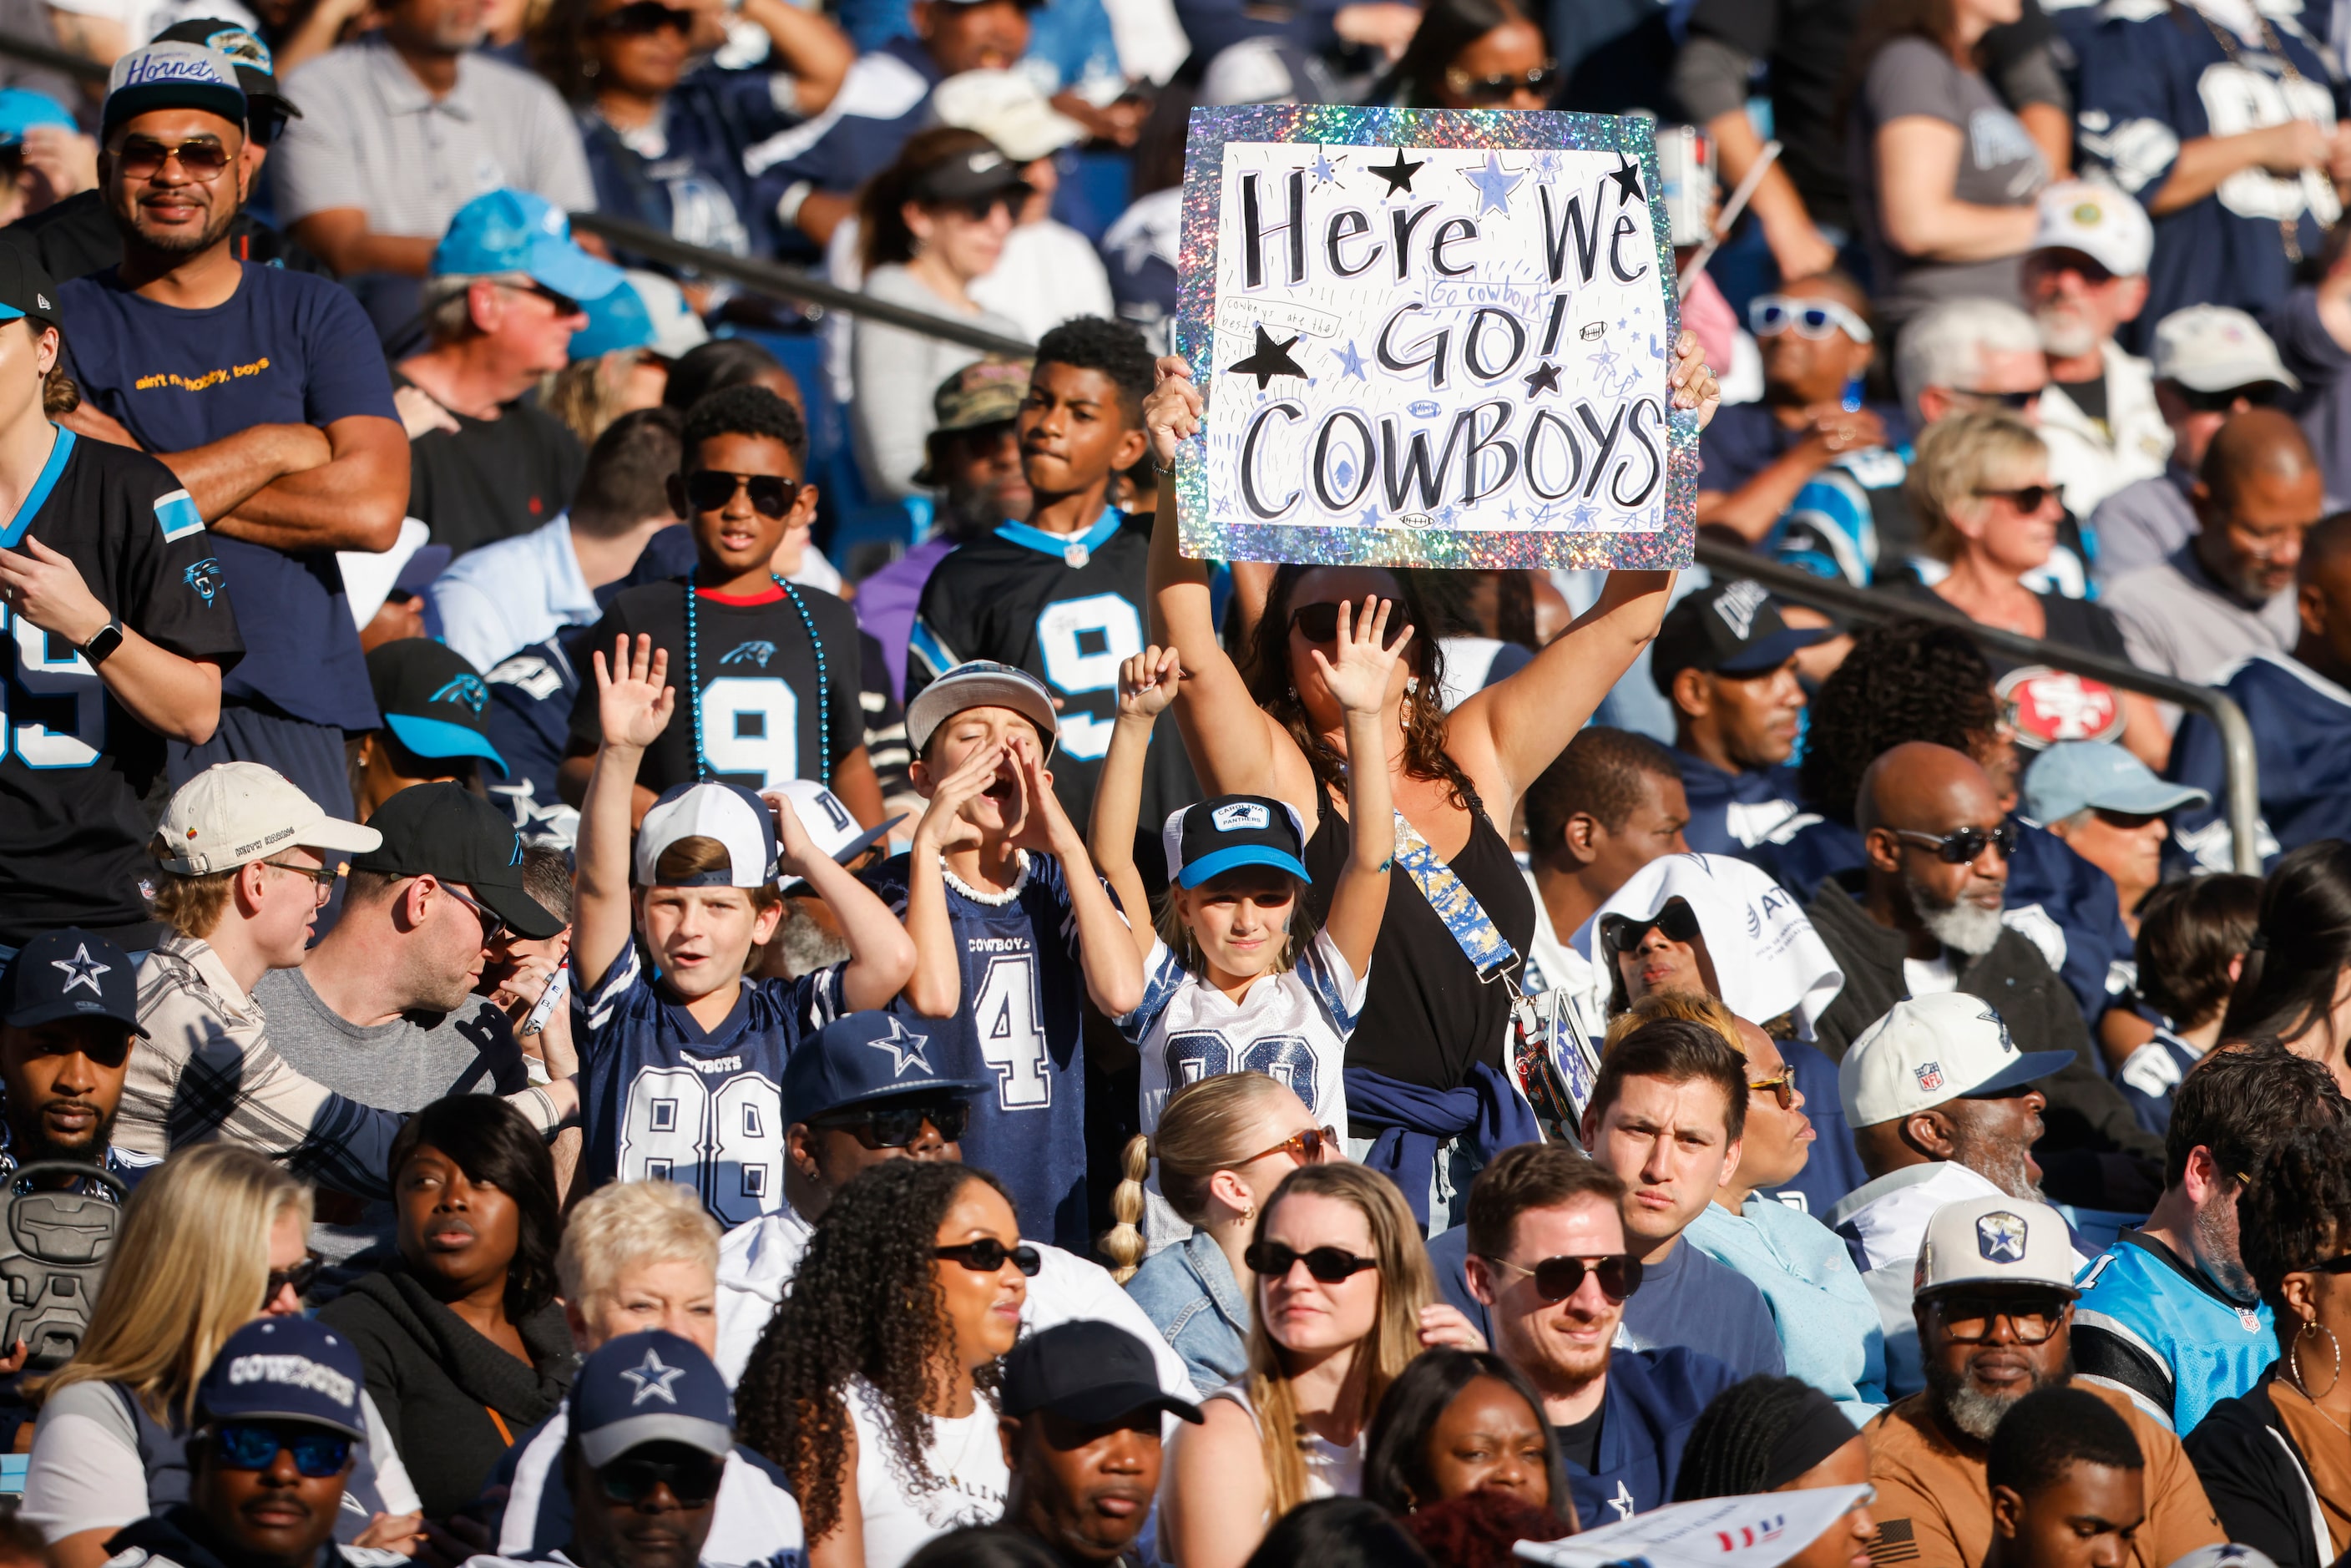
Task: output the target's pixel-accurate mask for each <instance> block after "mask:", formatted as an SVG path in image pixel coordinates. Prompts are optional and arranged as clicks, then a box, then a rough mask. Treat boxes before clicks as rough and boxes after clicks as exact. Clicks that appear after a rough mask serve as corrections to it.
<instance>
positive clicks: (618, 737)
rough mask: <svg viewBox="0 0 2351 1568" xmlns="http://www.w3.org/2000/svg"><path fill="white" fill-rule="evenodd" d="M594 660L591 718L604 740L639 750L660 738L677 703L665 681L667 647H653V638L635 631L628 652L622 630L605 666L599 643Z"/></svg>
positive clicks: (667, 665) (672, 691)
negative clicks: (633, 646) (634, 643)
mask: <svg viewBox="0 0 2351 1568" xmlns="http://www.w3.org/2000/svg"><path fill="white" fill-rule="evenodd" d="M595 663H596V717H597V720H598V722H599V723H600V724H601V726H602V727H603V732H604V744H605V745H607V746H633V747H637V748H638V749H639V750H643V748H644V747H648V746H651V745H652V744H653V742H654V741H656V740H659V739H660V738H661V734H662V731H663V730H664V729H667V728H668V727H669V717H670V714H671V713H672V712H673V711H674V710H675V708H676V707H677V692H676V691H675V689H674V688H673V687H672V686H671V685H670V684H669V650H667V649H666V648H656V647H654V646H653V639H652V638H651V637H649V636H647V635H645V634H644V633H643V632H638V633H637V646H636V651H635V653H631V652H630V650H629V639H628V637H627V636H626V635H625V634H623V635H622V636H619V637H616V638H614V639H613V640H612V663H611V665H610V667H609V668H608V667H607V666H606V664H605V663H604V652H603V650H602V649H601V648H600V649H598V650H597V651H596V654H595Z"/></svg>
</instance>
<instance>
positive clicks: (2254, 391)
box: [2171, 382, 2285, 413]
mask: <svg viewBox="0 0 2351 1568" xmlns="http://www.w3.org/2000/svg"><path fill="white" fill-rule="evenodd" d="M2171 390H2172V392H2173V393H2174V394H2175V395H2177V396H2178V397H2179V401H2180V402H2184V403H2186V404H2187V405H2188V408H2189V413H2228V412H2229V411H2231V409H2233V408H2235V407H2236V406H2237V403H2238V402H2239V400H2242V401H2243V402H2244V403H2245V406H2247V407H2248V408H2274V407H2276V406H2277V405H2278V403H2279V402H2280V401H2282V400H2283V396H2284V393H2285V388H2283V387H2282V386H2280V385H2279V384H2278V383H2277V382H2251V383H2250V384H2248V385H2245V386H2241V387H2222V388H2221V389H2220V391H2219V392H2198V391H2197V390H2196V389H2195V388H2194V387H2184V386H2181V385H2180V384H2179V382H2172V383H2171Z"/></svg>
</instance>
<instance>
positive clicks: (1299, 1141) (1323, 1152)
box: [1240, 1127, 1345, 1166]
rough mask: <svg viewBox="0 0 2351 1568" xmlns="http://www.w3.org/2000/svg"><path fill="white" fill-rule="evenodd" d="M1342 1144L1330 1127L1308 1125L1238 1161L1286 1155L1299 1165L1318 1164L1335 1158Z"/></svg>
mask: <svg viewBox="0 0 2351 1568" xmlns="http://www.w3.org/2000/svg"><path fill="white" fill-rule="evenodd" d="M1344 1146H1345V1145H1342V1144H1341V1143H1340V1142H1339V1134H1337V1133H1335V1132H1333V1131H1332V1130H1331V1129H1330V1128H1328V1127H1309V1128H1307V1129H1306V1130H1305V1131H1304V1132H1302V1133H1292V1134H1290V1136H1288V1137H1286V1138H1284V1139H1282V1140H1281V1142H1280V1143H1278V1144H1276V1145H1273V1147H1271V1148H1270V1149H1260V1150H1259V1152H1257V1153H1256V1154H1253V1155H1250V1156H1249V1158H1248V1159H1246V1160H1243V1161H1241V1162H1240V1163H1241V1164H1242V1165H1249V1164H1252V1163H1254V1162H1255V1161H1258V1160H1261V1159H1263V1158H1265V1157H1266V1155H1289V1156H1290V1158H1291V1159H1293V1160H1296V1161H1297V1162H1298V1163H1299V1164H1300V1165H1301V1166H1319V1165H1321V1164H1322V1162H1323V1161H1324V1160H1335V1159H1337V1158H1338V1157H1339V1156H1340V1154H1341V1152H1342V1150H1343V1148H1344Z"/></svg>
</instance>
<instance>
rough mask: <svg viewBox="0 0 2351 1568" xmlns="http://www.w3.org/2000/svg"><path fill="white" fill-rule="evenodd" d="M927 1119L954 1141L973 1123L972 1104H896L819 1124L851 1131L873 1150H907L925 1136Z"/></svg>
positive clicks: (826, 1119)
mask: <svg viewBox="0 0 2351 1568" xmlns="http://www.w3.org/2000/svg"><path fill="white" fill-rule="evenodd" d="M925 1122H927V1123H929V1124H931V1125H932V1126H934V1127H936V1128H937V1129H938V1132H939V1137H940V1139H941V1141H943V1142H945V1143H950V1144H952V1143H954V1142H955V1141H956V1139H958V1138H960V1137H962V1136H963V1130H964V1128H965V1127H967V1126H968V1125H969V1124H970V1123H971V1107H970V1106H969V1105H968V1104H966V1103H964V1102H962V1101H959V1100H947V1101H942V1102H940V1103H938V1104H935V1105H902V1106H892V1107H890V1108H888V1109H886V1110H881V1111H865V1112H859V1113H852V1114H850V1115H845V1116H824V1117H820V1118H818V1120H817V1125H818V1126H820V1127H832V1128H837V1129H839V1130H840V1131H841V1132H844V1133H848V1134H852V1135H853V1136H854V1137H855V1138H856V1139H857V1141H858V1142H859V1143H861V1144H862V1145H865V1146H866V1147H867V1148H869V1149H903V1148H904V1147H905V1146H906V1145H909V1144H911V1143H913V1142H914V1140H915V1139H916V1138H919V1137H921V1136H922V1135H923V1124H925Z"/></svg>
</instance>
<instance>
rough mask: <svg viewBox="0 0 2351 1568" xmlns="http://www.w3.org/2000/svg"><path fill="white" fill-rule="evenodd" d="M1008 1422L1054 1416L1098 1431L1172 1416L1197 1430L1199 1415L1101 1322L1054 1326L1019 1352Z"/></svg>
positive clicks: (1009, 1377) (1131, 1340) (1008, 1376)
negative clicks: (1140, 1418) (1130, 1419)
mask: <svg viewBox="0 0 2351 1568" xmlns="http://www.w3.org/2000/svg"><path fill="white" fill-rule="evenodd" d="M998 1393H999V1394H1000V1395H1001V1396H1002V1403H1003V1406H1004V1413H1005V1414H1006V1415H1007V1416H1027V1415H1029V1414H1030V1413H1031V1412H1033V1411H1038V1410H1050V1411H1051V1412H1052V1413H1053V1414H1054V1415H1056V1416H1064V1417H1066V1418H1067V1419H1069V1420H1071V1421H1075V1422H1077V1423H1079V1424H1080V1425H1081V1426H1086V1427H1092V1426H1098V1425H1100V1424H1101V1423H1102V1422H1104V1421H1115V1420H1118V1419H1119V1418H1120V1417H1121V1416H1132V1415H1134V1413H1135V1412H1136V1411H1138V1410H1165V1411H1167V1412H1168V1413H1170V1414H1171V1415H1175V1416H1181V1417H1182V1418H1183V1419H1185V1420H1186V1421H1189V1422H1191V1423H1192V1424H1193V1425H1195V1426H1197V1425H1198V1424H1199V1421H1200V1407H1199V1406H1197V1405H1195V1404H1193V1403H1192V1402H1191V1401H1190V1400H1188V1399H1184V1398H1179V1397H1178V1396H1175V1395H1173V1394H1170V1393H1168V1392H1167V1391H1166V1389H1165V1388H1163V1387H1161V1386H1160V1384H1159V1364H1158V1363H1157V1362H1156V1361H1155V1360H1153V1359H1152V1355H1151V1352H1150V1350H1149V1349H1148V1348H1146V1347H1145V1346H1144V1343H1143V1342H1142V1341H1141V1340H1139V1339H1137V1338H1135V1337H1134V1335H1133V1334H1131V1333H1127V1332H1126V1331H1125V1330H1124V1329H1123V1328H1121V1327H1119V1326H1118V1325H1117V1324H1116V1323H1106V1322H1102V1321H1101V1320H1099V1319H1096V1318H1078V1319H1074V1320H1072V1321H1071V1322H1065V1323H1055V1324H1054V1325H1053V1326H1052V1327H1051V1328H1049V1329H1046V1330H1044V1331H1043V1332H1042V1333H1033V1334H1030V1335H1029V1336H1028V1337H1026V1338H1025V1339H1023V1340H1021V1342H1020V1343H1018V1344H1016V1345H1014V1346H1013V1347H1012V1349H1011V1351H1010V1353H1009V1354H1007V1355H1006V1356H1005V1358H1004V1383H1003V1385H1002V1386H1001V1388H999V1389H998Z"/></svg>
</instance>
